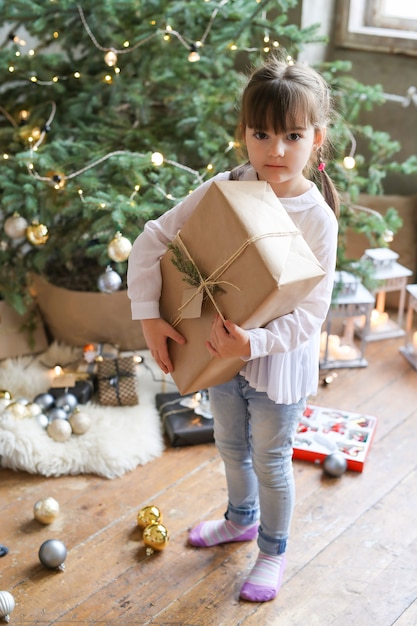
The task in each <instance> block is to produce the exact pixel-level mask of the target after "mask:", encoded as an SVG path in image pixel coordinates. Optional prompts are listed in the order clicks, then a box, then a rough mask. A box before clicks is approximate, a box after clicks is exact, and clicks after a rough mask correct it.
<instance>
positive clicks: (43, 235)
mask: <svg viewBox="0 0 417 626" xmlns="http://www.w3.org/2000/svg"><path fill="white" fill-rule="evenodd" d="M48 238H49V232H48V227H47V226H45V224H38V223H37V222H33V223H32V224H30V226H28V227H27V229H26V239H27V240H28V241H29V243H31V244H32V245H34V246H43V245H44V244H45V243H46V242H47V241H48Z"/></svg>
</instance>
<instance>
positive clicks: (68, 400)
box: [55, 392, 78, 413]
mask: <svg viewBox="0 0 417 626" xmlns="http://www.w3.org/2000/svg"><path fill="white" fill-rule="evenodd" d="M55 406H56V407H58V408H60V409H64V411H65V412H66V413H72V412H73V411H74V409H76V408H77V406H78V400H77V397H76V396H75V395H74V394H73V393H70V392H66V393H63V394H62V395H60V396H58V397H57V398H56V399H55Z"/></svg>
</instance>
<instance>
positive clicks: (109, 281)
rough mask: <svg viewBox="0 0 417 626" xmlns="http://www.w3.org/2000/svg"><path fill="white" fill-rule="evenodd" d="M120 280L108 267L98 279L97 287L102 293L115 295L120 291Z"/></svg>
mask: <svg viewBox="0 0 417 626" xmlns="http://www.w3.org/2000/svg"><path fill="white" fill-rule="evenodd" d="M121 285H122V279H121V277H120V276H119V274H118V273H117V272H115V271H114V270H113V269H112V268H111V267H110V265H109V266H108V267H106V271H105V272H104V274H101V275H100V276H99V277H98V281H97V286H98V288H99V290H100V291H101V292H102V293H115V292H116V291H118V290H119V289H120V287H121Z"/></svg>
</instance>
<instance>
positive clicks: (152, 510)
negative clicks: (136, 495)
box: [138, 504, 162, 528]
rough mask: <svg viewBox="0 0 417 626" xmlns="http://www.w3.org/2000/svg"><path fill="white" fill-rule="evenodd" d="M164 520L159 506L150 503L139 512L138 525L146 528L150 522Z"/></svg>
mask: <svg viewBox="0 0 417 626" xmlns="http://www.w3.org/2000/svg"><path fill="white" fill-rule="evenodd" d="M161 522H162V513H161V511H160V510H159V509H158V507H156V506H154V505H153V504H150V505H149V506H144V507H143V508H142V509H141V510H140V511H139V513H138V526H140V528H146V527H147V526H149V525H150V524H158V523H159V524H160V523H161Z"/></svg>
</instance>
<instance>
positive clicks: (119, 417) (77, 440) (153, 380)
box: [0, 343, 175, 478]
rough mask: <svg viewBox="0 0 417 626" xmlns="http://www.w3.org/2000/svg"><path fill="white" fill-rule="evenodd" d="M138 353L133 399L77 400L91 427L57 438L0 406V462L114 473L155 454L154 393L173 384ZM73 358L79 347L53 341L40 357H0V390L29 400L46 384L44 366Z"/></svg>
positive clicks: (44, 470) (47, 470) (50, 471)
mask: <svg viewBox="0 0 417 626" xmlns="http://www.w3.org/2000/svg"><path fill="white" fill-rule="evenodd" d="M139 354H140V355H141V356H142V357H143V359H144V362H143V363H142V364H140V365H138V366H137V374H138V377H137V383H138V395H139V404H138V405H137V406H133V407H130V406H129V407H108V406H101V405H99V404H97V403H94V402H89V403H88V404H86V405H80V408H81V409H82V410H83V412H86V413H87V414H88V415H89V416H90V418H91V426H90V428H89V429H88V431H87V432H86V433H84V434H82V435H74V434H72V435H71V437H70V439H69V440H67V441H65V442H63V443H61V442H57V441H54V440H53V439H52V438H51V437H49V435H48V434H47V432H46V430H44V429H43V428H42V427H41V426H40V425H39V424H38V422H37V421H36V420H35V419H34V418H25V419H16V418H15V417H11V416H10V415H8V414H7V413H6V412H5V411H2V410H0V465H1V466H2V467H8V468H11V469H13V470H24V471H26V472H29V473H31V474H41V475H43V476H61V475H65V474H87V473H91V474H98V475H99V476H103V477H106V478H116V477H119V476H122V475H123V474H124V473H126V472H128V471H130V470H132V469H134V468H135V467H136V466H137V465H143V464H145V463H147V462H148V461H150V460H152V459H154V458H156V457H158V456H160V455H161V454H162V452H163V449H164V443H163V433H162V428H161V421H160V417H159V414H158V411H157V409H156V406H155V394H156V393H158V392H161V391H165V390H166V385H167V384H168V389H167V390H168V391H170V390H171V387H172V390H175V387H173V384H172V382H171V381H167V380H164V378H163V374H162V372H161V371H160V370H159V368H158V367H157V366H156V364H155V363H154V361H153V360H152V357H151V356H150V354H149V352H148V351H141V352H139ZM77 357H80V358H81V357H82V352H81V351H80V350H79V349H77V348H70V347H68V346H62V345H59V344H56V343H55V344H52V345H51V346H50V347H49V349H48V350H47V352H46V353H44V354H42V355H40V356H37V357H33V356H32V357H20V358H18V359H8V360H5V361H2V362H0V389H3V390H7V391H9V392H10V393H11V394H12V396H13V399H18V398H22V397H23V398H26V399H27V400H29V401H32V400H33V399H34V397H35V396H36V395H37V394H38V393H43V392H45V391H47V390H48V389H49V387H50V377H49V376H50V374H49V372H50V370H49V369H48V367H53V366H54V365H55V364H58V363H62V364H65V363H70V362H72V361H74V360H75V359H76V358H77ZM45 363H46V364H47V367H45V365H43V364H45Z"/></svg>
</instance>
